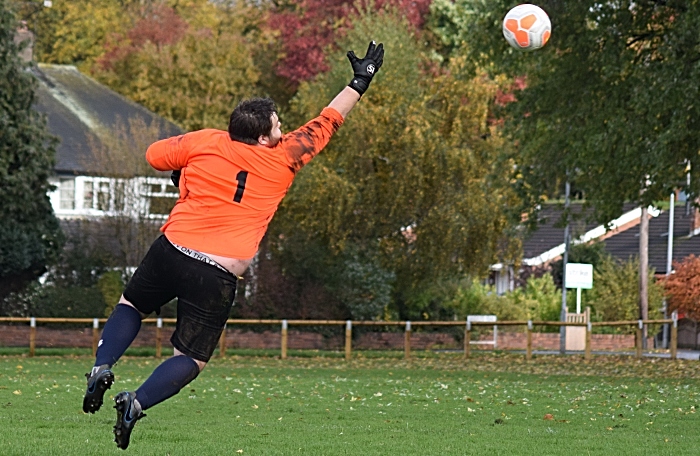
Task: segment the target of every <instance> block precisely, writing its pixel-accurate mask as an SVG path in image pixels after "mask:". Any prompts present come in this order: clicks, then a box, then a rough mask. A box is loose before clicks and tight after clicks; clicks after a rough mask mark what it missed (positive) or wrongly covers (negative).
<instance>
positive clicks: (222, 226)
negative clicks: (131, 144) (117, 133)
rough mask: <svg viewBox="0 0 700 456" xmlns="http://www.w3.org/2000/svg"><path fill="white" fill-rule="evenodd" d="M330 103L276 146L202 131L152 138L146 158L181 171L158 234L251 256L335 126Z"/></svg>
mask: <svg viewBox="0 0 700 456" xmlns="http://www.w3.org/2000/svg"><path fill="white" fill-rule="evenodd" d="M342 123H343V117H342V116H341V115H340V113H339V112H338V111H336V110H335V109H333V108H325V109H324V110H323V111H322V112H321V115H320V116H318V117H316V118H315V119H313V120H311V121H309V122H308V123H306V124H305V125H304V126H302V127H301V128H299V129H297V130H294V131H293V132H291V133H288V134H286V135H283V136H282V138H281V139H280V141H279V143H278V144H277V145H276V146H275V147H271V148H270V147H265V146H260V145H255V146H252V145H248V144H244V143H241V142H238V141H232V140H231V139H230V137H229V135H228V132H226V131H221V130H200V131H194V132H191V133H187V134H184V135H181V136H176V137H172V138H169V139H164V140H161V141H158V142H155V143H153V144H152V145H151V146H150V147H149V148H148V151H147V152H146V160H148V163H150V164H151V166H152V167H153V168H155V169H157V170H159V171H168V170H178V169H181V170H182V174H181V176H180V198H179V199H178V200H177V203H176V204H175V207H174V208H173V210H172V211H171V212H170V217H168V221H167V222H166V223H165V225H163V227H162V228H161V231H162V232H163V233H165V235H166V236H167V237H168V239H169V240H170V241H172V242H174V243H176V244H179V245H182V246H185V247H189V248H191V249H194V250H199V251H201V252H207V253H211V254H213V255H220V256H225V257H230V258H239V259H248V258H252V257H253V256H255V253H256V252H257V250H258V245H259V244H260V240H261V239H262V237H263V235H264V234H265V231H266V230H267V226H268V225H269V224H270V220H272V216H273V215H274V214H275V211H276V210H277V207H278V206H279V203H280V201H281V200H282V198H283V197H284V195H285V194H286V193H287V190H288V189H289V187H290V185H291V184H292V181H293V180H294V176H295V175H296V172H297V171H299V170H300V169H301V168H302V167H303V166H304V165H306V164H307V163H308V162H309V161H310V160H311V159H312V158H313V157H314V156H316V154H318V153H319V152H320V151H321V150H322V149H323V148H324V147H325V146H326V144H328V141H329V140H330V139H331V136H332V135H333V134H334V133H335V132H336V131H337V130H338V128H340V126H341V125H342Z"/></svg>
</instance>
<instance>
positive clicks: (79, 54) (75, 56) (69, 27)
mask: <svg viewBox="0 0 700 456" xmlns="http://www.w3.org/2000/svg"><path fill="white" fill-rule="evenodd" d="M10 2H11V3H13V4H16V6H17V9H18V11H19V16H20V18H22V19H24V20H26V21H27V25H28V27H29V29H30V30H32V31H33V32H34V35H35V36H36V43H35V45H34V55H35V58H36V60H37V61H39V62H44V63H57V64H64V65H76V66H77V67H78V68H79V69H80V70H81V71H88V70H89V69H90V68H91V67H92V65H94V64H95V62H96V61H97V60H98V59H99V58H100V57H101V56H102V55H103V54H104V53H105V49H104V42H105V40H107V38H108V37H109V36H110V35H111V34H115V33H119V32H121V31H122V30H123V29H124V28H125V27H126V26H127V25H128V19H129V15H128V14H125V13H126V6H128V5H129V4H130V3H135V1H129V0H122V1H119V2H117V1H113V0H70V1H55V2H53V5H52V6H51V7H50V8H45V7H43V6H42V2H41V1H34V2H30V1H26V0H10Z"/></svg>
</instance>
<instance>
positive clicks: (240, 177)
mask: <svg viewBox="0 0 700 456" xmlns="http://www.w3.org/2000/svg"><path fill="white" fill-rule="evenodd" d="M247 178H248V171H239V172H238V174H236V180H237V181H238V187H237V188H236V194H235V195H234V197H233V201H234V202H235V203H240V202H241V200H242V199H243V192H244V191H245V180H246V179H247Z"/></svg>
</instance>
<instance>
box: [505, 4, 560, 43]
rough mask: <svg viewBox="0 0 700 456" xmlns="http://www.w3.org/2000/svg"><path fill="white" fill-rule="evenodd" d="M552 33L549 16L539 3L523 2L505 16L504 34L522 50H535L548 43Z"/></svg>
mask: <svg viewBox="0 0 700 456" xmlns="http://www.w3.org/2000/svg"><path fill="white" fill-rule="evenodd" d="M551 34H552V23H551V22H550V21H549V16H547V13H545V12H544V10H543V9H542V8H540V7H539V6H537V5H531V4H529V3H523V4H522V5H518V6H516V7H515V8H513V9H511V10H510V11H508V14H506V17H504V18H503V36H504V37H505V38H506V41H508V44H510V45H511V46H513V47H514V48H515V49H518V50H520V51H534V50H535V49H539V48H541V47H542V46H544V45H545V44H546V43H547V40H549V36H550V35H551Z"/></svg>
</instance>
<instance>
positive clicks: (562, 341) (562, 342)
mask: <svg viewBox="0 0 700 456" xmlns="http://www.w3.org/2000/svg"><path fill="white" fill-rule="evenodd" d="M570 194H571V184H570V183H569V180H568V179H567V180H566V196H565V200H564V215H565V216H566V227H565V228H564V259H563V261H562V270H561V315H560V318H559V319H560V321H562V322H565V321H566V312H567V307H566V264H567V263H568V262H569V237H570V236H569V225H570V224H571V222H570V217H569V203H570V202H569V195H570ZM559 352H560V353H561V354H562V355H563V354H564V353H566V326H563V325H562V326H560V327H559Z"/></svg>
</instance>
